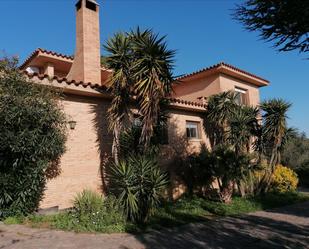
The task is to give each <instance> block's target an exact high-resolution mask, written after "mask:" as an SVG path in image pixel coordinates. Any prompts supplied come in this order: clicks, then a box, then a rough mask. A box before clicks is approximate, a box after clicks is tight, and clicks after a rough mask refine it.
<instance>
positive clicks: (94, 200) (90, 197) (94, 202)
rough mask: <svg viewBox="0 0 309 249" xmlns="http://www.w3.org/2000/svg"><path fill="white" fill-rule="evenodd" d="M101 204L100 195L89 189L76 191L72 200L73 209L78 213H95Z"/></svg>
mask: <svg viewBox="0 0 309 249" xmlns="http://www.w3.org/2000/svg"><path fill="white" fill-rule="evenodd" d="M102 206H103V197H102V195H100V194H98V193H96V192H94V191H91V190H84V191H82V192H81V193H78V194H77V195H76V197H75V198H74V202H73V207H74V210H75V211H76V212H78V213H80V214H88V213H96V212H97V211H99V210H101V209H102Z"/></svg>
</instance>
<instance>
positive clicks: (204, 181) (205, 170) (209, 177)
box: [175, 149, 214, 195]
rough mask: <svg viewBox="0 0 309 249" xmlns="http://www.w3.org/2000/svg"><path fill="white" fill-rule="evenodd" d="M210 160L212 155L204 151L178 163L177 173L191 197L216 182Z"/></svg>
mask: <svg viewBox="0 0 309 249" xmlns="http://www.w3.org/2000/svg"><path fill="white" fill-rule="evenodd" d="M209 159H210V153H209V152H208V151H207V150H206V149H203V150H202V151H201V152H200V153H199V154H192V155H190V156H189V157H188V158H187V159H186V160H183V161H180V162H179V163H178V167H177V168H176V169H175V172H176V174H177V175H178V176H180V178H181V179H182V181H183V182H184V184H185V185H186V187H187V189H188V194H189V195H193V193H195V192H200V190H201V189H202V188H203V187H205V186H206V187H208V186H209V185H210V184H211V183H212V182H213V181H214V175H213V172H212V171H211V170H210V168H209Z"/></svg>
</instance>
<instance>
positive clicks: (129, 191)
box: [109, 155, 168, 223]
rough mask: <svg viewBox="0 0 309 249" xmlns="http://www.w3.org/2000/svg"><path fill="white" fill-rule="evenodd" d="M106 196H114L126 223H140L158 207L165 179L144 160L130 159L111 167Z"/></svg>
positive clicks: (143, 157) (154, 167)
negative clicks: (109, 193) (109, 194)
mask: <svg viewBox="0 0 309 249" xmlns="http://www.w3.org/2000/svg"><path fill="white" fill-rule="evenodd" d="M109 179H110V192H111V193H112V194H114V195H115V196H116V197H117V198H118V200H119V202H120V204H121V206H122V208H123V210H124V212H125V215H126V217H127V219H128V220H130V221H133V222H136V223H144V222H145V221H147V219H148V218H149V216H150V215H152V214H153V212H154V209H155V208H156V207H157V206H158V205H159V203H160V198H161V196H162V191H163V190H164V189H165V187H166V186H167V184H168V179H167V175H166V174H165V173H163V172H162V171H161V170H160V168H159V167H158V165H157V163H156V162H155V161H154V160H153V159H150V158H147V157H145V156H138V155H134V156H131V157H129V158H127V160H126V161H121V162H120V163H119V164H114V165H112V166H111V169H110V173H109Z"/></svg>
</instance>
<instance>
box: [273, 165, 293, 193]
mask: <svg viewBox="0 0 309 249" xmlns="http://www.w3.org/2000/svg"><path fill="white" fill-rule="evenodd" d="M297 184H298V177H297V174H296V173H295V172H294V171H293V170H292V169H290V168H288V167H284V166H282V165H277V166H276V168H275V171H274V174H273V176H272V189H273V190H274V191H276V192H280V193H284V192H290V191H295V190H296V188H297Z"/></svg>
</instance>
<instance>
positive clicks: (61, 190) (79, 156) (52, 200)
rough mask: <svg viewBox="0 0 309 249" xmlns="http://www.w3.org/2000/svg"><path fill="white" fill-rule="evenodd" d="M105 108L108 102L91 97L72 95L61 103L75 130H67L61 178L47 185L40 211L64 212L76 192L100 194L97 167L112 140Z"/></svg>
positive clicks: (98, 169) (99, 176)
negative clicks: (45, 209)
mask: <svg viewBox="0 0 309 249" xmlns="http://www.w3.org/2000/svg"><path fill="white" fill-rule="evenodd" d="M107 107H108V102H106V101H105V100H103V99H101V98H94V97H78V96H73V95H72V96H67V97H66V98H65V100H64V101H63V108H64V110H65V113H66V114H67V115H68V116H69V118H70V119H72V120H74V121H76V122H77V123H76V127H75V129H74V130H71V129H69V128H68V141H67V144H66V148H67V151H66V152H65V154H64V155H63V156H62V158H61V174H60V175H59V176H58V177H56V178H55V179H52V180H49V181H48V183H47V188H46V191H45V197H44V199H43V201H42V202H41V208H48V207H53V206H59V208H60V209H63V208H67V207H70V206H71V201H72V200H73V198H74V196H75V194H76V193H77V192H81V191H82V190H83V189H92V190H96V191H101V190H102V180H101V172H100V170H101V168H100V165H101V163H102V161H103V159H104V158H103V155H104V153H106V152H109V151H110V148H111V143H112V136H111V135H110V134H108V131H107V119H106V110H107ZM98 127H100V128H98Z"/></svg>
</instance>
